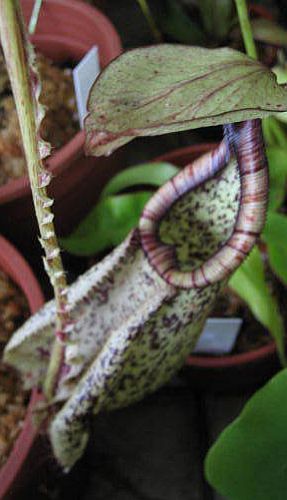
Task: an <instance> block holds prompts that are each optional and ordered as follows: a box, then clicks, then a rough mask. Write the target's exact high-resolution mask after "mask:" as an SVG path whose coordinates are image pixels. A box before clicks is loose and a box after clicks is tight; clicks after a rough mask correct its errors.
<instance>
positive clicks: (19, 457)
mask: <svg viewBox="0 0 287 500" xmlns="http://www.w3.org/2000/svg"><path fill="white" fill-rule="evenodd" d="M0 268H1V270H2V271H4V272H5V273H6V274H7V275H8V276H9V277H10V278H11V279H12V280H13V281H14V283H16V284H17V285H18V286H19V288H20V289H21V290H22V292H23V293H24V295H25V297H26V299H27V301H28V304H29V309H30V312H31V313H32V314H34V313H35V312H36V311H37V310H38V309H39V308H40V307H41V306H42V305H43V304H44V302H45V300H44V296H43V293H42V290H41V288H40V285H39V283H38V281H37V280H36V278H35V276H34V274H33V271H32V269H31V268H30V266H29V264H28V263H27V262H26V260H25V259H24V257H22V255H21V254H20V253H19V252H18V250H17V249H16V248H15V247H14V246H13V245H11V243H9V242H8V241H7V240H6V239H5V238H3V236H0ZM40 399H41V395H40V393H39V392H38V391H37V390H36V389H34V390H33V391H32V395H31V398H30V402H29V405H28V408H27V414H26V417H25V420H24V425H23V428H22V430H21V432H20V434H19V436H18V438H17V439H16V441H15V443H14V446H13V448H12V450H11V452H10V454H9V457H8V459H7V461H6V462H5V464H4V465H3V466H2V467H1V468H0V498H3V497H5V495H6V494H7V493H8V491H9V489H10V487H11V485H12V484H13V482H14V481H15V479H16V477H17V476H18V474H19V473H20V470H21V468H22V465H23V463H24V462H25V460H26V457H27V455H28V453H29V451H30V449H31V446H32V444H33V442H34V440H35V437H36V435H37V433H38V431H37V430H36V428H35V427H33V422H32V418H31V416H32V411H33V408H34V406H35V404H36V402H37V401H39V400H40Z"/></svg>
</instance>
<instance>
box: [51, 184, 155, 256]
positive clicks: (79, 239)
mask: <svg viewBox="0 0 287 500" xmlns="http://www.w3.org/2000/svg"><path fill="white" fill-rule="evenodd" d="M151 194H152V193H149V192H145V191H142V192H139V193H131V194H122V195H117V196H108V197H106V198H103V199H102V200H101V201H100V202H99V203H98V204H97V205H96V206H95V207H94V208H93V210H92V211H91V212H90V213H89V215H88V216H87V217H86V218H85V219H84V220H83V221H82V222H81V224H80V225H79V226H78V227H77V228H76V230H75V231H74V232H73V233H72V234H71V235H70V236H69V237H68V238H62V239H61V240H60V243H61V245H62V246H63V248H64V249H65V250H67V251H68V252H70V253H72V254H75V255H94V254H95V253H97V252H102V251H104V250H106V249H108V248H111V247H114V246H116V245H118V244H119V243H121V241H123V239H124V238H125V237H126V236H127V234H128V233H129V231H130V230H131V229H132V228H134V227H135V226H136V225H137V223H138V220H139V217H140V214H141V212H142V210H143V207H144V206H145V204H146V202H147V201H148V199H149V198H150V196H151Z"/></svg>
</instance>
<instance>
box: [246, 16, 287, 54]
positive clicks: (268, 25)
mask: <svg viewBox="0 0 287 500" xmlns="http://www.w3.org/2000/svg"><path fill="white" fill-rule="evenodd" d="M251 27H252V33H253V37H254V38H255V40H257V41H258V42H264V43H267V44H268V45H276V46H279V47H286V46H287V31H286V30H285V29H284V28H282V26H280V25H279V24H277V23H275V22H273V21H270V20H269V19H263V18H262V17H260V18H257V19H252V21H251Z"/></svg>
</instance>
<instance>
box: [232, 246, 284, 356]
mask: <svg viewBox="0 0 287 500" xmlns="http://www.w3.org/2000/svg"><path fill="white" fill-rule="evenodd" d="M229 286H230V287H231V288H232V289H233V290H234V291H235V292H236V293H237V294H238V295H239V296H240V297H241V298H242V300H244V301H245V302H246V303H247V304H248V307H249V309H250V311H251V312H252V314H253V315H254V317H255V318H256V319H257V320H258V321H260V323H262V325H264V326H265V327H266V328H267V329H268V330H269V332H270V334H271V335H272V337H273V338H274V340H275V342H276V345H277V349H278V353H279V355H280V357H281V360H282V361H283V359H284V335H285V329H284V324H283V319H282V317H281V314H280V311H279V305H278V303H277V301H276V299H275V297H273V296H272V294H271V292H270V290H269V288H268V285H267V283H266V280H265V274H264V265H263V262H262V258H261V255H260V252H259V250H258V248H257V247H255V248H254V249H253V250H252V252H251V254H250V255H249V257H248V258H247V259H246V260H245V261H244V262H243V264H242V265H241V266H240V268H239V269H237V271H236V272H235V273H234V275H233V276H232V277H231V279H230V281H229Z"/></svg>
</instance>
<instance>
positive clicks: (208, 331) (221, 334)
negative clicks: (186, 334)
mask: <svg viewBox="0 0 287 500" xmlns="http://www.w3.org/2000/svg"><path fill="white" fill-rule="evenodd" d="M241 325H242V319H241V318H209V319H208V320H207V321H206V323H205V327H204V329H203V332H202V334H201V336H200V337H199V339H198V341H197V343H196V346H195V348H194V350H193V351H192V353H193V354H197V353H204V354H228V353H229V352H231V350H232V348H233V346H234V344H235V341H236V338H237V336H238V334H239V330H240V328H241Z"/></svg>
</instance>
